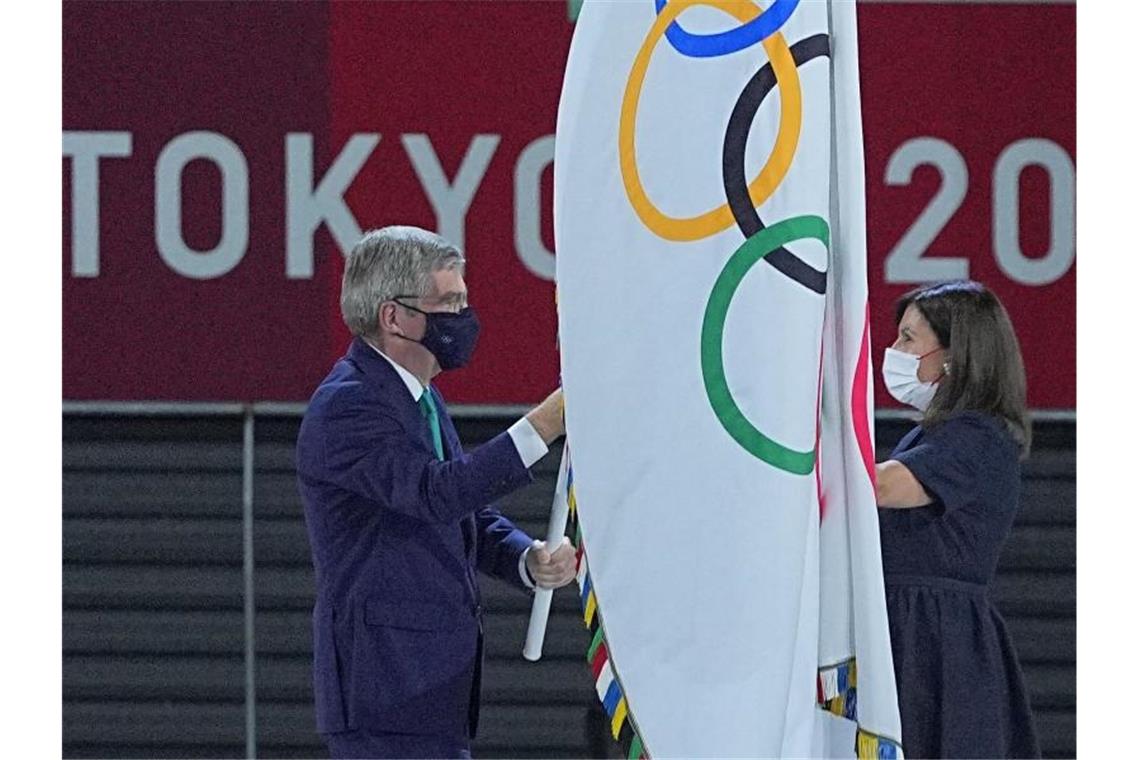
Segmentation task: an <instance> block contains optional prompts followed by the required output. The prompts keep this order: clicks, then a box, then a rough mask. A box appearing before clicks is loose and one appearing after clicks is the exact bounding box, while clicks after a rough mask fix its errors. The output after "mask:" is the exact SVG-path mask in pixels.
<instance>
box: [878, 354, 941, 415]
mask: <svg viewBox="0 0 1140 760" xmlns="http://www.w3.org/2000/svg"><path fill="white" fill-rule="evenodd" d="M935 350H937V349H935ZM930 353H934V352H933V351H931V352H930ZM924 356H925V354H924ZM921 359H922V357H921V356H917V355H915V354H908V353H906V352H905V351H899V350H898V349H894V348H888V349H887V350H886V352H885V353H884V354H883V382H884V383H885V384H886V386H887V392H888V393H890V394H891V396H893V397H894V398H895V399H896V400H897V401H899V402H900V403H903V404H906V405H907V406H913V407H914V408H915V409H917V410H918V411H920V412H925V411H926V408H927V407H928V406H930V401H931V399H933V398H934V392H935V391H937V390H938V383H937V382H933V383H924V382H922V381H921V380H919V379H918V363H919V361H920V360H921Z"/></svg>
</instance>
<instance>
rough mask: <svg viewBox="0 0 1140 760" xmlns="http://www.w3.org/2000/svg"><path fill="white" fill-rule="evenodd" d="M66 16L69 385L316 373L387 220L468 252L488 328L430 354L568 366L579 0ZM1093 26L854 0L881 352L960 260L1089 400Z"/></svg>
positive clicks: (1035, 394)
mask: <svg viewBox="0 0 1140 760" xmlns="http://www.w3.org/2000/svg"><path fill="white" fill-rule="evenodd" d="M645 1H646V2H647V4H650V5H652V3H651V0H645ZM63 21H64V25H63V72H64V78H63V122H64V159H63V179H64V183H63V187H64V209H65V215H64V219H63V236H64V243H63V262H62V263H63V280H64V293H63V296H64V313H63V325H64V334H63V386H64V395H65V398H67V399H72V400H91V399H99V400H242V401H258V400H275V401H303V400H305V399H306V398H307V397H308V395H309V393H310V392H311V391H312V389H313V387H315V385H316V384H317V383H318V382H319V380H320V379H321V377H323V375H324V373H325V372H326V371H327V369H328V366H329V364H330V363H331V361H332V360H333V359H335V358H336V357H337V356H339V355H340V353H341V352H342V351H343V350H344V347H345V345H346V343H347V340H348V334H347V332H346V330H345V328H344V327H343V325H341V324H340V320H339V308H338V306H337V299H338V295H339V281H340V275H341V271H342V269H343V259H342V255H341V251H342V250H345V249H347V248H348V247H350V246H351V245H352V243H353V242H354V238H355V236H356V235H357V234H358V233H359V231H360V230H361V229H369V228H372V227H378V226H383V225H386V224H396V223H404V224H416V225H419V226H423V227H427V228H429V229H437V230H439V231H440V232H442V233H443V234H444V235H446V236H447V237H449V238H452V239H454V240H456V241H457V242H460V243H461V245H462V246H463V248H464V250H465V251H466V254H467V257H468V275H467V281H468V286H469V288H470V291H471V300H472V303H473V304H474V305H475V306H476V309H477V311H478V312H479V315H480V318H481V320H482V322H483V326H484V330H483V334H482V337H481V339H480V346H479V350H478V351H477V352H476V355H475V359H474V360H473V362H472V364H471V365H470V366H469V367H468V368H466V369H464V370H461V371H458V372H455V373H448V374H447V375H445V376H443V377H441V379H440V385H441V387H442V389H443V391H444V393H445V394H446V395H447V396H448V398H449V399H450V400H451V401H452V402H453V403H524V402H532V401H536V400H538V399H540V398H541V397H542V396H543V395H545V393H546V392H548V391H549V390H550V389H551V388H552V387H553V386H554V385H555V384H556V383H557V378H558V354H557V349H556V346H555V310H554V287H553V284H552V282H551V281H550V277H551V275H552V273H553V234H552V229H551V212H550V209H551V185H552V173H553V170H552V165H551V159H552V157H553V141H552V135H553V132H554V123H555V114H556V111H557V106H558V96H559V92H560V88H561V81H562V72H563V66H564V64H565V60H566V53H567V50H568V48H569V44H570V37H571V34H572V32H573V24H572V23H571V22H570V20H569V19H568V14H567V6H566V5H565V4H563V3H558V2H544V3H518V2H498V3H467V2H436V3H430V4H423V3H417V2H385V3H334V4H330V5H323V4H311V3H244V2H242V3H164V4H151V3H138V4H135V3H124V2H113V3H111V2H108V3H102V2H91V3H66V4H64V7H63ZM1075 28H1076V11H1075V6H1073V5H1054V4H1031V5H1010V4H993V5H987V4H978V3H952V4H945V5H935V4H929V3H921V4H898V3H883V4H877V3H863V4H860V6H859V33H860V38H861V39H860V58H861V76H862V82H863V110H864V130H865V144H866V158H867V200H868V228H869V235H868V244H869V256H870V266H869V276H870V278H871V282H870V285H871V296H872V304H871V308H872V313H873V321H872V338H873V342H874V348H875V352H874V355H875V357H876V367H877V363H878V357H879V356H880V355H881V353H882V349H883V347H884V346H886V345H888V344H889V343H890V342H891V340H893V335H892V333H893V307H892V304H893V301H894V299H896V298H897V297H898V296H899V295H900V294H901V293H903V292H905V291H906V290H907V289H908V288H910V287H913V285H914V284H915V283H918V282H924V281H929V280H936V279H946V278H951V277H961V276H970V277H973V278H975V279H980V280H982V281H983V282H985V283H987V284H988V285H990V287H992V288H993V289H994V290H995V291H996V292H997V293H998V295H999V296H1000V297H1001V298H1002V300H1003V301H1004V302H1005V304H1006V306H1007V308H1008V309H1009V311H1010V314H1011V316H1012V318H1013V320H1014V324H1015V326H1016V327H1017V329H1018V332H1019V335H1020V338H1021V342H1022V350H1023V352H1024V355H1025V359H1026V365H1027V370H1028V373H1029V384H1030V401H1031V404H1032V406H1034V407H1036V408H1072V407H1073V406H1074V405H1075V397H1076V393H1075V384H1076V376H1075V375H1076V345H1075V342H1076V303H1075V301H1076V299H1075V294H1076V287H1075V280H1076V260H1075V249H1074V246H1075V243H1074V240H1075V238H1074V208H1075V207H1074V202H1073V201H1074V192H1075V169H1074V162H1075V147H1076V146H1075V131H1076V130H1075V119H1076V113H1075V102H1076V42H1075ZM877 400H878V402H879V403H881V404H882V405H884V406H892V405H893V402H892V401H890V400H889V399H888V398H886V397H885V394H883V393H882V391H881V388H880V390H879V392H878V399H877Z"/></svg>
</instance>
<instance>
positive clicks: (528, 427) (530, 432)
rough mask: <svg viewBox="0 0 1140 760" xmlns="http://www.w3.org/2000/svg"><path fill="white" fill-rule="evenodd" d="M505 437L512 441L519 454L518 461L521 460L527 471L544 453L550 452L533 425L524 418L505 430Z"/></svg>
mask: <svg viewBox="0 0 1140 760" xmlns="http://www.w3.org/2000/svg"><path fill="white" fill-rule="evenodd" d="M507 435H509V436H510V437H511V440H512V441H514V443H515V449H516V450H518V452H519V459H521V460H522V463H523V467H526V468H528V469H529V468H530V466H531V465H533V464H534V463H535V462H537V461H538V460H540V459H542V458H543V457H544V456H546V452H548V451H550V448H549V447H548V446H547V445H546V441H544V440H542V436H540V435H539V434H538V431H537V430H535V429H534V425H532V424H530V420H528V419H527V418H526V417H523V418H522V419H520V420H519V421H518V422H516V423H515V424H513V425H511V426H510V427H509V428H508V429H507Z"/></svg>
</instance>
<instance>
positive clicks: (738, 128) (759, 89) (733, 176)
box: [721, 34, 831, 295]
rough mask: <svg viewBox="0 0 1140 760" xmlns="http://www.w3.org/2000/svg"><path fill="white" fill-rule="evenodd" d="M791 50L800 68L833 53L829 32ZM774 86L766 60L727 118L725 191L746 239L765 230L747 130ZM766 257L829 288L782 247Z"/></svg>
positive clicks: (821, 275)
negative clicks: (751, 185) (748, 167)
mask: <svg viewBox="0 0 1140 760" xmlns="http://www.w3.org/2000/svg"><path fill="white" fill-rule="evenodd" d="M791 52H792V60H794V61H795V62H796V66H797V67H798V66H802V65H803V64H805V63H807V62H808V61H810V60H812V59H813V58H819V57H820V56H829V55H831V45H830V43H829V41H828V37H827V35H826V34H816V35H813V36H811V37H807V38H805V39H802V40H800V41H799V42H797V43H796V44H794V45H792V47H791ZM775 86H776V75H775V74H774V73H773V71H772V64H771V63H770V62H769V63H765V64H764V65H763V66H762V67H761V68H760V70H759V71H757V72H756V73H755V74H754V75H753V76H752V79H750V80H748V84H747V85H745V86H744V90H743V91H741V93H740V97H739V98H738V99H737V101H736V105H735V106H734V107H733V109H732V116H730V117H729V119H728V128H727V129H726V131H725V135H724V156H723V161H722V164H721V165H722V169H723V174H724V194H725V197H727V198H728V206H729V208H731V209H732V216H733V218H735V219H736V224H737V226H738V227H740V231H741V232H743V233H744V237H745V238H750V237H752V236H753V235H755V234H756V233H757V232H759V231H760V230H762V229H764V222H763V221H761V219H760V214H759V213H757V211H756V208H755V207H754V206H753V205H752V198H751V197H749V195H748V178H747V177H746V176H745V174H744V150H745V147H746V146H747V144H748V132H749V130H750V129H751V128H752V120H753V119H754V118H756V112H757V111H758V110H760V104H761V103H763V102H764V98H766V97H767V96H768V93H769V92H771V91H772V88H773V87H775ZM764 260H765V261H766V262H768V263H769V264H771V265H772V266H774V267H775V268H776V269H777V270H778V271H780V272H782V273H783V274H785V275H787V276H788V277H790V278H791V279H793V280H795V281H796V282H798V283H799V284H801V285H803V286H804V287H805V288H807V289H808V290H811V291H813V292H815V293H819V294H821V295H822V294H823V293H825V292H826V291H827V272H826V271H824V272H820V271H819V270H817V269H815V268H814V267H812V266H811V265H810V264H808V263H806V262H805V261H804V260H803V259H801V258H799V257H798V256H796V255H795V254H794V253H792V252H791V251H789V250H788V249H787V248H784V247H783V246H780V247H779V248H777V249H776V250H774V251H772V252H771V253H769V254H768V255H767V256H765V257H764Z"/></svg>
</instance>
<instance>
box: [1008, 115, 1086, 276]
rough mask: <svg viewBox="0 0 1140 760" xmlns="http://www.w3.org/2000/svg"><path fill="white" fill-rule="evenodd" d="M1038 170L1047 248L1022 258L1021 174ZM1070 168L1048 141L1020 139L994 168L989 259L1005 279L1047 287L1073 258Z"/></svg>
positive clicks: (1064, 155)
mask: <svg viewBox="0 0 1140 760" xmlns="http://www.w3.org/2000/svg"><path fill="white" fill-rule="evenodd" d="M1027 166H1040V167H1042V168H1043V169H1045V171H1046V172H1048V174H1049V197H1050V204H1049V250H1048V251H1047V252H1046V253H1045V255H1044V256H1042V257H1040V258H1032V259H1031V258H1027V257H1026V256H1025V253H1024V252H1023V251H1022V250H1021V240H1020V230H1021V213H1020V207H1021V204H1020V199H1021V184H1020V179H1021V172H1022V171H1024V170H1025V167H1027ZM1075 185H1076V168H1075V167H1074V166H1073V160H1072V159H1071V158H1069V154H1068V153H1067V152H1066V151H1065V150H1064V149H1063V148H1062V147H1061V146H1060V145H1057V143H1055V142H1052V141H1051V140H1041V139H1036V138H1033V139H1026V140H1018V141H1017V142H1015V143H1011V144H1010V146H1009V147H1008V148H1006V149H1005V150H1003V151H1002V152H1001V155H1000V156H998V160H997V163H996V164H995V165H994V192H993V201H994V224H993V234H994V256H995V257H997V263H998V266H999V267H1001V270H1002V271H1003V272H1005V274H1006V276H1008V277H1009V278H1010V279H1011V280H1014V281H1015V282H1020V283H1022V284H1023V285H1047V284H1049V283H1050V282H1054V281H1056V280H1059V279H1060V278H1061V277H1063V276H1064V274H1065V273H1066V272H1068V271H1069V268H1070V267H1071V266H1072V265H1073V259H1074V258H1075V256H1076V238H1075V237H1074V234H1073V233H1074V227H1075V226H1076V220H1075V217H1074V215H1075V213H1076V207H1075V205H1074V203H1075V195H1076V191H1075Z"/></svg>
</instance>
